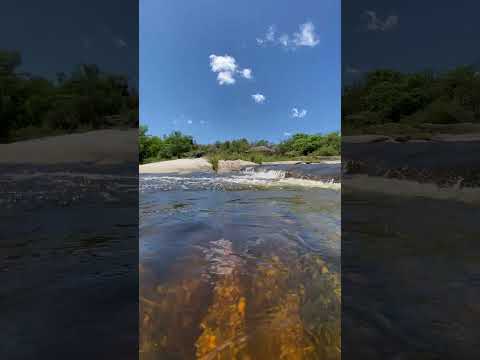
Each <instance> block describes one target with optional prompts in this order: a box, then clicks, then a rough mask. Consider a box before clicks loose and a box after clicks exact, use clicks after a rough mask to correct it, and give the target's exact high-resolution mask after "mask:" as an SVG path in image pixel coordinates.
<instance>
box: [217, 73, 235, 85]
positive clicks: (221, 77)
mask: <svg viewBox="0 0 480 360" xmlns="http://www.w3.org/2000/svg"><path fill="white" fill-rule="evenodd" d="M217 80H218V83H219V84H220V85H223V84H227V85H232V84H235V79H234V78H233V73H232V72H230V71H221V72H219V73H218V75H217Z"/></svg>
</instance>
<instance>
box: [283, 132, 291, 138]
mask: <svg viewBox="0 0 480 360" xmlns="http://www.w3.org/2000/svg"><path fill="white" fill-rule="evenodd" d="M283 136H287V137H288V136H292V133H289V132H287V131H285V132H284V133H283Z"/></svg>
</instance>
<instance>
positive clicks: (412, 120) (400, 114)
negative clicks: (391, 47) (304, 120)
mask: <svg viewBox="0 0 480 360" xmlns="http://www.w3.org/2000/svg"><path fill="white" fill-rule="evenodd" d="M474 122H477V123H478V122H480V76H479V74H478V73H477V72H476V71H475V68H474V67H471V66H463V67H459V68H456V69H454V70H451V71H448V72H445V73H440V74H434V73H433V72H418V73H411V74H405V73H401V72H398V71H394V70H375V71H372V72H370V73H367V74H366V76H365V77H364V78H363V80H361V81H360V82H358V83H356V84H353V85H351V86H347V87H346V88H345V89H344V91H343V95H342V130H343V133H345V134H346V133H350V132H355V130H357V129H368V128H370V127H373V126H375V125H382V124H399V125H404V126H415V125H419V124H456V123H474Z"/></svg>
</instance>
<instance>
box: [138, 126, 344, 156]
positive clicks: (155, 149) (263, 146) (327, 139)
mask: <svg viewBox="0 0 480 360" xmlns="http://www.w3.org/2000/svg"><path fill="white" fill-rule="evenodd" d="M339 154H340V135H339V134H338V133H330V134H327V135H317V134H315V135H308V134H296V135H293V136H292V137H290V138H288V139H287V140H285V141H283V142H281V143H280V144H272V143H270V142H268V141H266V140H259V141H254V142H249V141H248V140H247V139H238V140H227V141H224V142H220V141H217V142H216V143H214V144H209V145H201V144H197V143H196V142H195V141H194V140H193V138H192V137H191V136H187V135H183V134H182V133H180V132H173V133H171V134H170V135H167V136H164V137H158V136H152V135H148V128H147V127H146V126H143V125H142V126H140V130H139V160H140V162H141V163H145V162H151V161H158V160H169V159H178V158H183V157H201V156H206V157H209V158H210V159H216V160H218V159H223V160H229V159H231V160H234V159H244V160H249V161H254V162H262V161H266V160H282V159H294V158H300V157H302V156H310V157H315V156H331V155H339Z"/></svg>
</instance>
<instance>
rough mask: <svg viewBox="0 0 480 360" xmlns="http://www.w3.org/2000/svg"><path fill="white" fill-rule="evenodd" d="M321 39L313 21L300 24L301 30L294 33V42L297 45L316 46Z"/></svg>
mask: <svg viewBox="0 0 480 360" xmlns="http://www.w3.org/2000/svg"><path fill="white" fill-rule="evenodd" d="M319 42H320V41H319V40H318V36H317V34H315V26H313V24H312V23H311V22H307V23H305V24H302V25H300V32H297V33H294V34H293V43H294V44H295V45H296V46H310V47H314V46H316V45H317V44H318V43H319Z"/></svg>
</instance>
